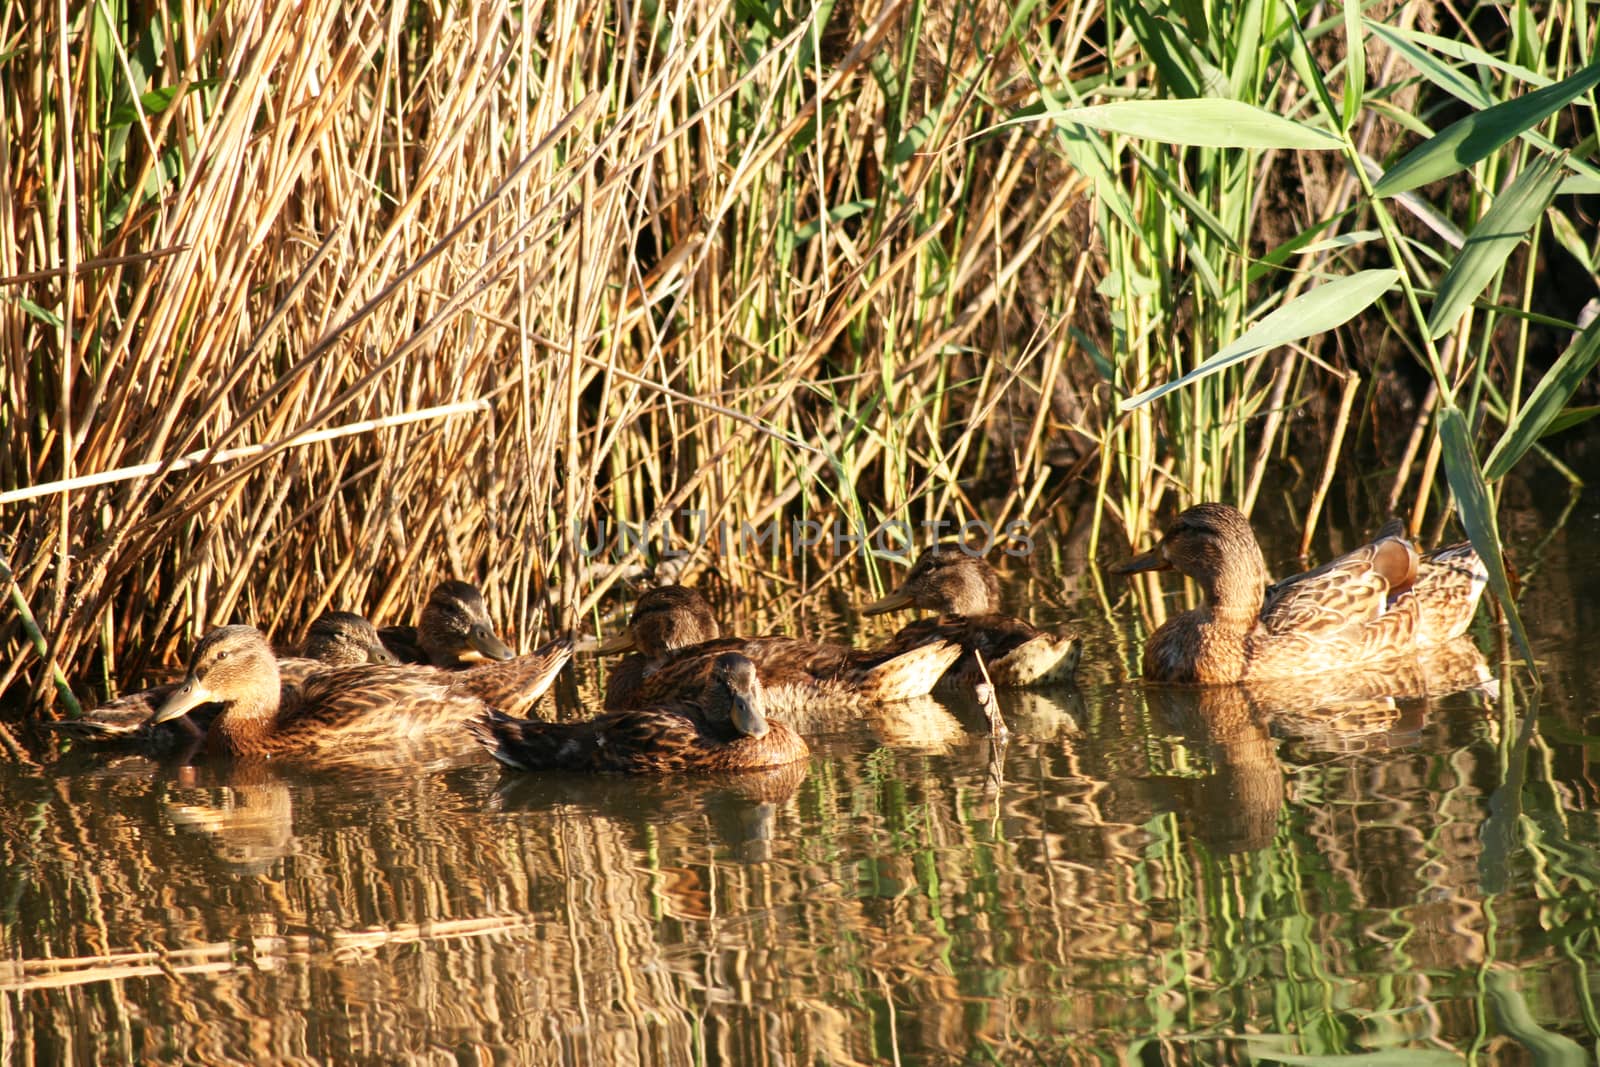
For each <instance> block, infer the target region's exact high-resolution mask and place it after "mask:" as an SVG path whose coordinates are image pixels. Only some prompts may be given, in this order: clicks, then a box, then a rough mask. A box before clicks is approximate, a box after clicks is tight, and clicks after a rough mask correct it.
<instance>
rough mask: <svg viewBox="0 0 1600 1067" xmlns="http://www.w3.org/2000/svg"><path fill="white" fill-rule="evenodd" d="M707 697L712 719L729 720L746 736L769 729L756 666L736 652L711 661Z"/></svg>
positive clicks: (752, 735)
mask: <svg viewBox="0 0 1600 1067" xmlns="http://www.w3.org/2000/svg"><path fill="white" fill-rule="evenodd" d="M706 698H707V699H706V713H707V714H708V715H709V716H710V718H711V719H712V721H713V722H719V723H720V722H727V723H730V724H731V725H732V726H733V729H734V730H736V731H737V732H738V733H740V734H743V735H744V736H745V737H761V736H763V735H764V734H766V732H767V730H768V729H769V727H768V725H767V714H766V696H765V694H764V693H763V692H762V689H761V679H760V678H758V677H756V665H755V664H754V663H752V662H751V661H750V660H749V659H748V658H747V657H745V656H741V655H740V654H739V653H737V652H724V653H723V654H722V655H720V656H718V657H717V658H716V661H715V662H714V663H712V665H711V679H710V681H709V682H707V684H706Z"/></svg>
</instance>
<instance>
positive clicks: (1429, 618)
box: [1410, 541, 1489, 645]
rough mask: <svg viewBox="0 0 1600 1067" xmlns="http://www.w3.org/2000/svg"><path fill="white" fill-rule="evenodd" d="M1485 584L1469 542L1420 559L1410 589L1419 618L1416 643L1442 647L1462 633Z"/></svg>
mask: <svg viewBox="0 0 1600 1067" xmlns="http://www.w3.org/2000/svg"><path fill="white" fill-rule="evenodd" d="M1488 581H1489V569H1488V567H1486V566H1484V562H1483V560H1482V559H1480V558H1479V557H1478V553H1477V550H1475V549H1474V548H1473V547H1472V543H1471V542H1470V541H1462V542H1460V543H1458V544H1454V545H1446V546H1445V547H1444V548H1438V549H1434V550H1433V551H1432V552H1429V553H1428V554H1427V555H1426V556H1424V557H1423V558H1422V563H1421V565H1420V566H1419V567H1418V568H1417V580H1416V581H1415V582H1414V583H1413V584H1412V587H1411V590H1410V592H1411V595H1412V596H1414V597H1415V598H1416V601H1417V613H1418V616H1419V620H1418V626H1417V643H1418V644H1419V645H1439V644H1444V643H1445V642H1447V641H1449V640H1450V639H1451V638H1454V637H1459V636H1460V635H1462V634H1463V633H1465V632H1466V630H1467V626H1468V625H1469V624H1470V623H1471V622H1472V616H1473V615H1474V614H1476V613H1477V610H1478V598H1479V597H1481V596H1482V595H1483V587H1484V586H1485V585H1486V584H1487V583H1488Z"/></svg>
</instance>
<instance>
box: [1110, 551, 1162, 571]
mask: <svg viewBox="0 0 1600 1067" xmlns="http://www.w3.org/2000/svg"><path fill="white" fill-rule="evenodd" d="M1171 569H1172V564H1171V563H1169V562H1167V558H1166V557H1165V556H1163V555H1162V554H1161V549H1159V548H1152V549H1151V550H1150V551H1148V552H1145V553H1143V554H1142V555H1138V556H1134V557H1133V558H1132V559H1128V560H1123V561H1122V562H1121V563H1118V564H1117V565H1116V566H1114V567H1112V568H1111V573H1112V574H1138V573H1139V572H1140V571H1170V570H1171Z"/></svg>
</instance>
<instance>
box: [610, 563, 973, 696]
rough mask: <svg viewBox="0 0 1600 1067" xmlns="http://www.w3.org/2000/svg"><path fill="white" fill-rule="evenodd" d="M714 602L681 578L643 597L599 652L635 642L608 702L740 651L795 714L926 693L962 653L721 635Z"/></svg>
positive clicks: (688, 690) (701, 681)
mask: <svg viewBox="0 0 1600 1067" xmlns="http://www.w3.org/2000/svg"><path fill="white" fill-rule="evenodd" d="M719 632H720V627H718V625H717V620H716V616H715V615H714V614H713V613H712V611H711V606H710V605H709V604H708V603H707V602H706V599H705V597H703V596H702V595H701V594H700V593H698V592H697V591H695V590H693V589H690V588H687V587H686V586H681V585H668V586H662V587H661V588H659V589H652V590H651V591H650V592H648V593H646V594H644V596H642V597H640V598H639V603H638V604H637V605H635V607H634V610H633V617H632V619H630V620H629V623H628V630H627V633H625V634H621V635H618V636H616V637H613V638H610V639H608V640H607V641H605V642H604V643H602V644H601V646H600V651H601V652H624V651H628V650H630V649H637V652H635V654H634V655H631V656H628V657H627V658H626V659H624V660H623V662H622V663H621V664H620V665H619V666H618V667H617V668H616V669H615V670H613V671H612V672H611V675H610V677H609V678H608V679H607V681H606V703H605V706H606V710H607V711H618V710H622V709H625V708H646V707H651V706H653V705H656V704H659V703H661V702H663V701H667V700H671V699H674V698H675V697H678V696H682V695H685V694H688V695H692V694H695V693H698V692H700V691H701V690H702V689H704V688H705V686H706V684H707V682H708V680H709V678H710V676H711V673H712V668H713V665H714V664H715V662H716V660H717V657H718V656H720V655H722V654H723V653H726V652H737V653H739V654H740V655H742V656H744V657H746V658H747V659H749V660H750V661H751V662H753V663H754V664H755V666H756V672H757V673H758V674H759V675H760V676H761V685H762V688H763V689H764V690H765V694H766V701H767V706H768V707H769V708H771V709H772V711H773V713H774V714H778V715H790V714H798V713H802V712H806V711H809V710H811V709H812V708H813V707H814V706H815V705H819V704H822V705H829V704H831V705H841V704H847V703H859V702H877V701H887V700H906V699H909V698H911V697H918V696H926V695H927V693H928V692H929V690H931V689H932V688H933V684H934V683H935V682H936V681H938V680H939V676H940V675H941V674H943V673H944V671H945V670H946V668H948V667H949V666H950V664H951V663H954V662H955V659H956V657H957V656H959V655H960V654H961V650H960V648H958V647H957V646H955V645H953V644H951V643H950V642H948V641H937V640H935V641H930V642H928V643H926V644H924V645H921V646H919V647H902V648H894V649H887V650H885V649H855V648H846V647H845V646H843V645H830V644H821V643H818V642H815V641H805V640H802V639H800V638H797V637H779V636H769V637H719V636H718V634H719Z"/></svg>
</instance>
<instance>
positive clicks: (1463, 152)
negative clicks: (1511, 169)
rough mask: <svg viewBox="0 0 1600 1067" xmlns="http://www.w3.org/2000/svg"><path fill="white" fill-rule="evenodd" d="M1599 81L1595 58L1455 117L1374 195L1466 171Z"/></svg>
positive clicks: (1385, 178)
mask: <svg viewBox="0 0 1600 1067" xmlns="http://www.w3.org/2000/svg"><path fill="white" fill-rule="evenodd" d="M1596 85H1600V62H1597V63H1591V64H1590V65H1589V66H1587V67H1585V68H1583V69H1582V70H1580V71H1578V73H1576V74H1574V75H1572V76H1571V77H1570V78H1566V79H1564V80H1562V81H1559V82H1557V83H1556V84H1554V85H1551V86H1547V87H1546V88H1543V89H1537V90H1535V91H1534V92H1531V93H1526V94H1524V95H1522V96H1519V97H1517V98H1516V99H1514V100H1507V101H1506V102H1505V103H1503V104H1496V105H1495V106H1493V107H1490V108H1485V109H1484V110H1482V111H1477V112H1474V113H1473V114H1471V115H1468V116H1467V117H1466V118H1463V119H1460V120H1458V121H1456V122H1453V123H1451V124H1450V125H1449V126H1447V127H1446V128H1445V129H1444V130H1442V131H1440V132H1439V133H1436V134H1434V135H1433V136H1432V137H1430V138H1429V139H1428V140H1426V141H1424V142H1422V144H1420V145H1418V146H1417V147H1416V148H1414V149H1412V150H1411V151H1410V152H1409V153H1408V154H1407V155H1406V157H1405V158H1404V159H1402V160H1401V161H1400V162H1398V163H1396V164H1395V165H1394V166H1392V167H1390V168H1389V169H1388V170H1387V171H1385V172H1384V175H1383V177H1382V178H1379V179H1378V182H1377V184H1376V185H1374V186H1373V189H1372V194H1373V195H1374V196H1380V197H1382V196H1394V195H1396V194H1397V193H1403V192H1406V191H1408V190H1411V189H1415V188H1416V187H1417V186H1419V185H1427V184H1428V183H1429V182H1433V181H1438V180H1439V179H1440V178H1444V177H1448V176H1449V175H1451V174H1455V173H1456V172H1457V171H1461V170H1465V169H1466V168H1467V167H1470V166H1472V165H1473V164H1474V163H1476V162H1478V160H1480V159H1482V158H1484V157H1485V156H1487V155H1488V154H1489V153H1491V152H1493V151H1494V150H1495V149H1497V148H1499V147H1500V146H1501V145H1503V144H1505V143H1506V142H1507V141H1509V140H1511V139H1512V138H1513V137H1515V136H1517V135H1518V134H1520V133H1522V132H1523V131H1525V130H1528V129H1530V128H1532V127H1533V126H1536V125H1538V124H1539V123H1540V122H1543V121H1544V120H1545V119H1547V118H1549V117H1550V116H1551V115H1552V114H1554V113H1555V112H1557V111H1559V110H1560V109H1561V108H1563V107H1566V106H1567V105H1568V104H1570V103H1572V101H1574V100H1576V99H1577V98H1578V97H1580V96H1582V95H1583V94H1584V93H1586V92H1588V91H1589V90H1590V89H1592V88H1594V87H1595V86H1596Z"/></svg>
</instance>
